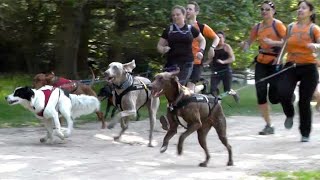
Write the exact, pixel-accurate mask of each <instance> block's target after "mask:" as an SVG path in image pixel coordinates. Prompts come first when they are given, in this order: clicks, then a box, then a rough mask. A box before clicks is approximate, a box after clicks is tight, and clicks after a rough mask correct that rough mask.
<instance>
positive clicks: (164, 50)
mask: <svg viewBox="0 0 320 180" xmlns="http://www.w3.org/2000/svg"><path fill="white" fill-rule="evenodd" d="M170 49H171V48H170V47H169V46H163V49H162V54H165V53H167V52H169V51H170Z"/></svg>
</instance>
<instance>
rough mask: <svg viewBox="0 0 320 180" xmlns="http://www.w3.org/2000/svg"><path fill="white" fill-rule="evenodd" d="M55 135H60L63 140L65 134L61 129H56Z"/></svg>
mask: <svg viewBox="0 0 320 180" xmlns="http://www.w3.org/2000/svg"><path fill="white" fill-rule="evenodd" d="M54 135H56V136H58V137H59V138H60V139H61V140H64V135H63V133H62V132H61V130H58V129H56V130H54Z"/></svg>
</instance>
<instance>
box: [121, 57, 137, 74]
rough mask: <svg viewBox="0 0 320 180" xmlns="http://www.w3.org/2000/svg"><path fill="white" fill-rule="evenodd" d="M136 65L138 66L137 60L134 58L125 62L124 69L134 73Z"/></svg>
mask: <svg viewBox="0 0 320 180" xmlns="http://www.w3.org/2000/svg"><path fill="white" fill-rule="evenodd" d="M135 67H136V61H135V60H134V59H133V60H132V61H131V62H129V63H126V64H123V69H124V70H125V71H126V72H129V73H132V71H133V69H134V68H135Z"/></svg>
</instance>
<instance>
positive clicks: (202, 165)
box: [199, 162, 208, 167]
mask: <svg viewBox="0 0 320 180" xmlns="http://www.w3.org/2000/svg"><path fill="white" fill-rule="evenodd" d="M207 165H208V164H207V163H206V162H202V163H200V164H199V166H200V167H207Z"/></svg>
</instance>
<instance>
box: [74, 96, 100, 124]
mask: <svg viewBox="0 0 320 180" xmlns="http://www.w3.org/2000/svg"><path fill="white" fill-rule="evenodd" d="M70 99H71V103H72V110H71V115H72V118H73V119H75V118H78V117H80V116H82V115H88V114H91V113H93V112H97V111H99V110H100V101H99V100H98V98H96V97H94V96H88V95H84V94H81V95H75V94H70Z"/></svg>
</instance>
